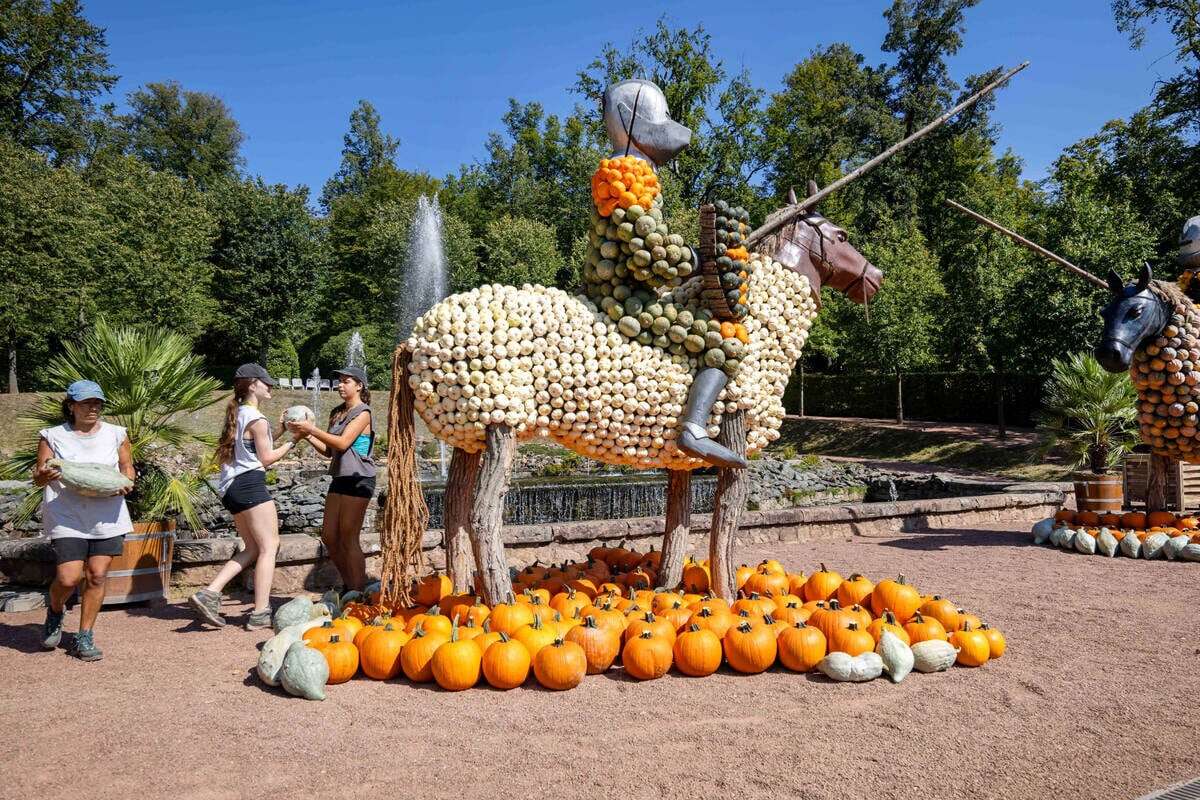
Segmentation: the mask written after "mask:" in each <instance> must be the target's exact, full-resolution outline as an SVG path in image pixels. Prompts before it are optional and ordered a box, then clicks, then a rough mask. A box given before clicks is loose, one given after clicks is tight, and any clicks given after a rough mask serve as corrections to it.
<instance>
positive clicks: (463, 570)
mask: <svg viewBox="0 0 1200 800" xmlns="http://www.w3.org/2000/svg"><path fill="white" fill-rule="evenodd" d="M482 458H483V453H482V452H478V453H468V452H467V451H466V450H463V449H461V448H458V447H456V448H454V454H453V455H451V456H450V475H449V477H448V478H447V479H446V493H445V495H444V497H445V503H444V504H443V508H444V509H445V514H444V518H445V533H444V538H443V545H444V546H445V548H446V573H447V574H448V575H449V576H450V581H451V582H452V583H453V584H454V593H455V594H464V593H465V592H466V591H467V590H468V589H470V588H471V584H472V583H473V582H474V580H475V559H474V557H473V555H472V553H471V503H472V500H474V498H475V481H476V480H477V479H478V478H479V464H480V461H481V460H482Z"/></svg>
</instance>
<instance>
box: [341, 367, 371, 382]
mask: <svg viewBox="0 0 1200 800" xmlns="http://www.w3.org/2000/svg"><path fill="white" fill-rule="evenodd" d="M339 375H347V376H349V377H351V378H354V380H356V381H358V382H359V383H361V384H362V385H363V386H366V385H367V371H366V370H365V369H363V368H362V367H342V368H341V369H335V370H334V371H333V377H335V378H336V377H338V376H339Z"/></svg>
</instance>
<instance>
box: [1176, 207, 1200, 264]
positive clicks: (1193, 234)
mask: <svg viewBox="0 0 1200 800" xmlns="http://www.w3.org/2000/svg"><path fill="white" fill-rule="evenodd" d="M1175 258H1176V261H1178V262H1179V266H1181V267H1184V268H1186V269H1200V216H1195V217H1192V218H1191V219H1189V220H1188V221H1187V222H1185V223H1183V233H1181V234H1179V254H1178V255H1177V256H1176V257H1175Z"/></svg>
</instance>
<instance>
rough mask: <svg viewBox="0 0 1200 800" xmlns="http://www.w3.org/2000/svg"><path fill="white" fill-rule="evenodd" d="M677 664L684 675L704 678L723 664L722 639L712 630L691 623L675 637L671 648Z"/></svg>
mask: <svg viewBox="0 0 1200 800" xmlns="http://www.w3.org/2000/svg"><path fill="white" fill-rule="evenodd" d="M671 650H672V653H673V654H674V657H675V658H674V660H675V666H676V668H678V670H679V671H680V672H682V673H683V674H684V675H690V676H692V677H694V678H702V677H704V676H705V675H711V674H713V673H714V672H716V671H717V668H718V667H720V666H721V658H722V657H723V651H722V649H721V640H720V639H719V638H718V637H717V635H716V634H715V633H713V632H712V631H710V630H706V629H704V628H701V627H700V626H699V625H691V626H689V627H688V629H687V630H685V631H683V632H682V633H680V634H679V636H677V637H676V638H675V644H674V645H673V646H672V648H671Z"/></svg>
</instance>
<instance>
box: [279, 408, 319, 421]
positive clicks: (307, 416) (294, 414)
mask: <svg viewBox="0 0 1200 800" xmlns="http://www.w3.org/2000/svg"><path fill="white" fill-rule="evenodd" d="M316 419H317V415H316V414H314V413H313V410H312V409H311V408H309V407H308V406H288V409H287V411H284V412H283V421H284V422H316Z"/></svg>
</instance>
